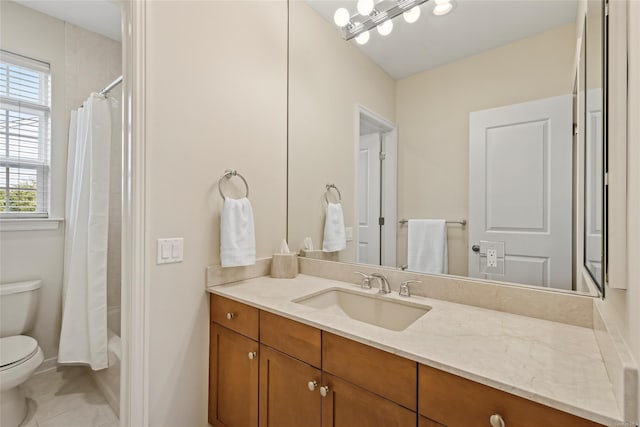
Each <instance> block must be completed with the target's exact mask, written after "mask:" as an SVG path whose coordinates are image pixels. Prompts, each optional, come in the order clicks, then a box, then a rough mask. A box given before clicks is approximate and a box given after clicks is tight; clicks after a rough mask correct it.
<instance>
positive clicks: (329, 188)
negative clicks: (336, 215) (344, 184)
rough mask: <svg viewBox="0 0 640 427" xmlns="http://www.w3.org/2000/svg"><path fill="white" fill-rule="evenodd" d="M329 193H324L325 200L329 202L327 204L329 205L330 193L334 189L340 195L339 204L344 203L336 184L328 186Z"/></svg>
mask: <svg viewBox="0 0 640 427" xmlns="http://www.w3.org/2000/svg"><path fill="white" fill-rule="evenodd" d="M326 187H327V191H325V193H324V199H325V200H326V201H327V203H329V191H330V190H331V189H332V188H333V189H334V190H336V193H338V203H340V202H342V194H340V190H338V187H336V185H335V184H327V185H326Z"/></svg>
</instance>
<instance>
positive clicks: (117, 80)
mask: <svg viewBox="0 0 640 427" xmlns="http://www.w3.org/2000/svg"><path fill="white" fill-rule="evenodd" d="M120 83H122V76H120V77H118V78H117V79H115V80H114V81H112V82H111V83H109V84H108V85H107V86H106V87H105V88H104V89H102V90H101V91H100V92H98V93H99V94H100V95H106V94H108V93H109V92H111V89H113V88H114V87H116V86H118V85H119V84H120Z"/></svg>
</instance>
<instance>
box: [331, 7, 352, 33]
mask: <svg viewBox="0 0 640 427" xmlns="http://www.w3.org/2000/svg"><path fill="white" fill-rule="evenodd" d="M350 18H351V16H350V15H349V11H348V10H347V9H345V8H344V7H341V8H340V9H338V10H336V13H334V14H333V22H335V23H336V25H337V26H338V27H340V28H342V27H344V26H345V25H347V24H348V23H349V19H350Z"/></svg>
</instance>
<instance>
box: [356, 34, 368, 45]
mask: <svg viewBox="0 0 640 427" xmlns="http://www.w3.org/2000/svg"><path fill="white" fill-rule="evenodd" d="M368 41H369V31H363V32H361V33H360V34H358V36H357V37H356V42H357V43H358V44H367V42H368Z"/></svg>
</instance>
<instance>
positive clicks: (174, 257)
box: [156, 237, 184, 265]
mask: <svg viewBox="0 0 640 427" xmlns="http://www.w3.org/2000/svg"><path fill="white" fill-rule="evenodd" d="M157 246H158V257H157V259H156V264H158V265H160V264H171V263H176V262H182V260H183V253H184V238H182V237H174V238H170V239H158V242H157Z"/></svg>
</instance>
